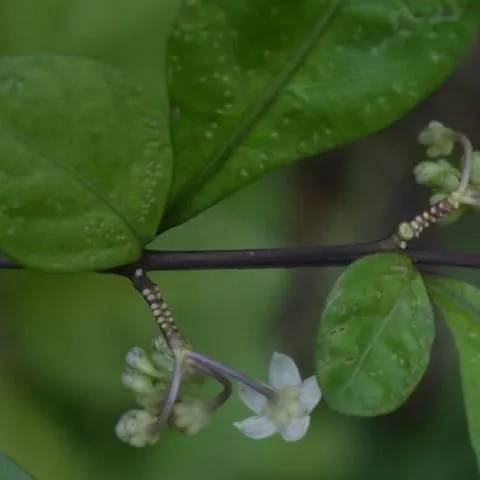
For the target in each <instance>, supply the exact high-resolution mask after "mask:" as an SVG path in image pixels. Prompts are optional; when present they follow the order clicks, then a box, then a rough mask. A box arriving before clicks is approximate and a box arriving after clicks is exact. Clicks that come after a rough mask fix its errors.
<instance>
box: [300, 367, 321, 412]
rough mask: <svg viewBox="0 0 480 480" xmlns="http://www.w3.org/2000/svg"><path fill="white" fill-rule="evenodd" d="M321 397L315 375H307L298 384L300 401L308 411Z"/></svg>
mask: <svg viewBox="0 0 480 480" xmlns="http://www.w3.org/2000/svg"><path fill="white" fill-rule="evenodd" d="M321 398H322V392H321V390H320V387H319V385H318V382H317V379H316V377H315V376H312V377H309V378H307V379H306V380H304V381H303V382H302V384H301V385H300V401H301V402H302V404H303V405H304V406H305V407H306V408H307V409H308V413H310V412H311V411H312V410H313V409H314V408H315V407H316V406H317V404H318V402H319V401H320V400H321Z"/></svg>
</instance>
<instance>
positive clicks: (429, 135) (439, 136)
mask: <svg viewBox="0 0 480 480" xmlns="http://www.w3.org/2000/svg"><path fill="white" fill-rule="evenodd" d="M418 141H419V142H420V143H421V144H422V145H425V146H426V147H427V155H428V156H429V157H440V156H442V155H450V154H451V153H452V151H453V146H454V144H455V132H454V131H453V130H452V129H450V128H448V127H446V126H445V125H443V124H442V123H440V122H437V121H432V122H430V123H429V124H428V125H427V127H426V128H425V129H424V130H422V131H421V132H420V134H419V136H418Z"/></svg>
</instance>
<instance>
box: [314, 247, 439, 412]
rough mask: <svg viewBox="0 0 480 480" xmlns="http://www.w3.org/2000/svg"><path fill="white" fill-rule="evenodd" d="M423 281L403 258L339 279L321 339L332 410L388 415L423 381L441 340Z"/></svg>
mask: <svg viewBox="0 0 480 480" xmlns="http://www.w3.org/2000/svg"><path fill="white" fill-rule="evenodd" d="M433 320H434V319H433V311H432V307H431V305H430V300H429V298H428V294H427V291H426V288H425V286H424V284H423V281H422V277H421V276H420V274H419V273H418V272H417V271H416V270H415V268H414V267H413V266H412V264H411V262H410V260H409V259H408V258H407V257H405V256H403V255H400V254H396V253H382V254H376V255H370V256H367V257H364V258H362V259H360V260H357V261H356V262H354V263H353V264H352V265H351V266H349V267H348V268H347V269H346V270H345V271H344V272H343V274H342V275H341V276H340V278H339V279H338V281H337V283H336V284H335V286H334V288H333V290H332V291H331V293H330V295H329V297H328V299H327V303H326V307H325V311H324V313H323V317H322V321H321V324H320V328H319V332H318V337H317V360H316V362H317V376H318V379H319V382H320V386H321V388H322V391H323V393H324V396H325V400H326V401H327V403H328V404H329V405H330V407H331V408H333V409H335V410H338V411H339V412H342V413H347V414H352V415H365V416H367V415H380V414H384V413H388V412H391V411H392V410H395V409H396V408H398V407H399V406H400V405H401V404H402V403H403V402H404V401H405V400H406V399H407V398H408V396H409V395H410V394H411V393H412V391H413V390H414V389H415V387H416V386H417V384H418V383H419V382H420V380H421V378H422V376H423V374H424V373H425V370H426V368H427V365H428V362H429V359H430V349H431V346H432V342H433V338H434V321H433Z"/></svg>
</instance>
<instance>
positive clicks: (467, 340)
mask: <svg viewBox="0 0 480 480" xmlns="http://www.w3.org/2000/svg"><path fill="white" fill-rule="evenodd" d="M426 282H427V287H428V291H429V293H430V295H431V296H432V298H433V300H434V302H435V303H436V304H437V305H438V306H439V308H440V310H441V311H442V313H443V316H444V317H445V320H446V321H447V324H448V326H449V327H450V330H451V331H452V333H453V337H454V339H455V344H456V347H457V351H458V355H459V357H460V358H459V360H460V373H461V377H462V388H463V396H464V402H465V408H466V411H467V419H468V429H469V431H470V439H471V442H472V445H473V448H474V450H475V453H476V456H477V463H478V465H479V466H480V290H479V289H478V288H475V287H473V286H472V285H469V284H468V283H464V282H461V281H460V280H455V279H453V278H440V277H434V276H429V277H428V278H427V280H426Z"/></svg>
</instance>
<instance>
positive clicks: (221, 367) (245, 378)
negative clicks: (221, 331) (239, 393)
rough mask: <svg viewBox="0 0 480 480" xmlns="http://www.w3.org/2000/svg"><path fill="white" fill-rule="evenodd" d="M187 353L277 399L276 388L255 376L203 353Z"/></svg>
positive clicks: (264, 394) (206, 364)
mask: <svg viewBox="0 0 480 480" xmlns="http://www.w3.org/2000/svg"><path fill="white" fill-rule="evenodd" d="M186 355H187V357H188V358H190V359H192V360H194V361H199V362H201V363H203V364H204V365H205V366H207V367H209V368H211V369H212V370H216V371H217V372H220V373H222V374H224V375H227V376H228V377H231V378H234V379H235V380H237V381H238V382H241V383H243V384H244V385H247V386H248V387H250V388H251V389H253V390H255V391H257V392H258V393H260V394H261V395H263V396H264V397H267V398H268V399H269V400H275V398H276V396H277V393H276V392H275V390H274V389H273V388H271V387H270V386H268V385H265V384H264V383H260V382H258V381H257V380H254V379H253V378H250V377H248V376H247V375H245V374H244V373H242V372H239V371H238V370H235V369H234V368H232V367H229V366H228V365H225V364H223V363H220V362H217V361H216V360H214V359H213V358H210V357H207V356H205V355H203V354H201V353H198V352H192V351H189V352H187V354H186Z"/></svg>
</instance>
